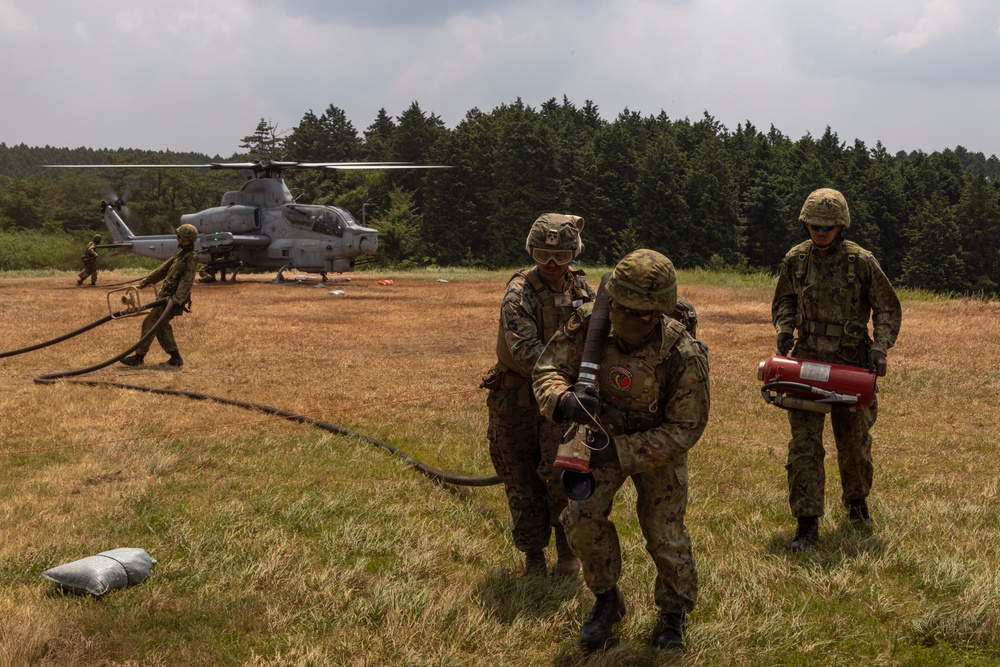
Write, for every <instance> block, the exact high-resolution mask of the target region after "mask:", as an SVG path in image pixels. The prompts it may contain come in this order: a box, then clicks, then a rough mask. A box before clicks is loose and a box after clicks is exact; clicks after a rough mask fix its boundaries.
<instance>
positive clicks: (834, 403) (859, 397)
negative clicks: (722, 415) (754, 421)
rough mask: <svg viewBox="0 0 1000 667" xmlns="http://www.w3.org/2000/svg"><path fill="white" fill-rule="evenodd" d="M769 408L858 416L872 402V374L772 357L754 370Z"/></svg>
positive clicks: (818, 362)
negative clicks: (843, 413)
mask: <svg viewBox="0 0 1000 667" xmlns="http://www.w3.org/2000/svg"><path fill="white" fill-rule="evenodd" d="M757 379H758V380H760V381H761V382H763V383H764V386H763V387H761V390H760V393H761V395H762V396H763V397H764V401H766V402H767V403H768V404H769V405H776V406H778V407H780V408H785V409H789V410H808V411H810V412H858V411H860V410H861V409H863V408H865V407H868V406H870V405H871V404H872V402H873V401H874V400H875V373H874V372H873V371H870V370H868V369H866V368H858V367H856V366H844V365H841V364H828V363H825V362H822V361H811V360H809V359H792V358H790V357H783V356H780V355H775V356H773V357H771V358H770V359H768V360H767V361H762V362H760V365H759V366H758V367H757Z"/></svg>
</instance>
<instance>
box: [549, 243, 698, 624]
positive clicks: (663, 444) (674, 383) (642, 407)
mask: <svg viewBox="0 0 1000 667" xmlns="http://www.w3.org/2000/svg"><path fill="white" fill-rule="evenodd" d="M637 252H642V251H637ZM671 270H672V268H671ZM592 310H593V305H592V304H587V305H584V306H583V307H582V308H580V309H578V310H577V311H576V312H575V313H574V314H573V316H572V317H571V318H570V319H569V320H567V321H566V323H565V324H564V325H563V326H562V327H561V328H560V329H559V331H557V332H556V334H555V336H553V337H552V340H550V341H549V343H548V345H547V346H546V347H545V350H544V351H543V352H542V354H541V356H540V357H539V359H538V363H537V364H536V366H535V371H534V374H533V377H534V391H535V395H536V396H537V397H538V403H539V407H540V409H541V412H542V414H543V415H545V416H546V417H548V418H550V419H554V418H558V417H559V415H558V408H559V399H560V397H561V396H562V394H563V392H565V391H567V390H569V389H571V388H572V386H573V385H574V383H575V382H576V379H577V375H578V371H579V368H580V361H581V357H582V354H583V346H584V340H585V339H586V332H587V330H588V327H589V323H590V315H591V312H592ZM667 310H669V309H667ZM691 310H692V311H693V309H691ZM674 312H678V311H674ZM653 326H654V329H653V332H652V333H651V334H650V336H649V338H648V339H647V340H646V341H645V343H644V344H642V345H641V346H640V347H638V348H637V349H630V346H629V345H627V344H625V343H624V341H622V340H620V339H619V336H618V334H616V332H615V330H614V328H613V327H612V329H611V331H610V333H609V335H608V338H607V341H606V343H605V346H604V352H603V357H602V361H601V363H600V368H599V370H598V373H597V374H598V378H599V379H598V386H599V389H600V400H601V402H600V406H599V408H598V412H597V417H598V420H599V421H600V423H601V425H602V426H603V427H604V428H605V429H606V430H607V432H608V433H609V434H610V435H612V436H613V438H614V445H615V449H616V450H617V455H618V463H617V464H616V463H614V462H613V461H612V462H608V463H605V464H598V463H597V462H596V455H594V458H593V459H592V460H591V472H592V473H593V475H594V479H595V489H594V493H593V495H592V496H591V497H590V498H588V499H587V500H585V501H575V500H574V501H570V502H569V505H568V506H567V508H566V509H565V510H564V511H563V513H562V515H561V517H560V520H561V521H562V524H563V526H564V527H565V529H566V536H567V537H568V538H569V541H570V545H571V546H572V547H573V551H574V553H576V555H577V556H579V557H580V559H581V560H582V561H583V572H584V578H585V580H586V582H587V586H588V587H589V588H590V590H591V591H593V592H594V594H595V595H597V596H598V598H600V596H601V595H602V594H604V593H606V592H607V591H610V590H617V582H618V579H619V577H620V576H621V548H620V546H619V542H618V534H617V531H616V530H615V526H614V524H613V523H612V522H611V521H610V520H609V518H608V515H609V514H610V512H611V506H612V502H613V500H614V496H615V494H616V493H617V491H618V489H619V488H620V487H621V486H622V484H623V483H624V482H625V479H626V478H627V477H631V478H632V482H633V484H634V485H635V488H636V491H637V493H638V499H637V503H636V510H637V513H638V519H639V526H640V528H641V529H642V533H643V536H644V537H645V539H646V550H647V551H648V552H649V554H650V556H652V558H653V562H654V564H655V565H656V572H657V576H656V586H655V599H656V603H657V605H658V606H659V607H660V609H661V611H662V612H664V613H675V614H686V613H687V612H689V611H690V610H691V609H692V608H693V607H694V604H695V600H696V598H697V593H698V575H697V570H696V568H695V561H694V555H693V553H692V551H691V539H690V537H689V535H688V532H687V529H686V528H685V526H684V513H685V511H686V509H687V482H688V469H687V451H688V450H689V449H690V448H691V447H692V446H693V445H694V444H695V442H697V441H698V439H699V438H700V437H701V434H702V432H703V431H704V429H705V425H706V423H707V421H708V410H709V380H708V356H707V355H708V350H707V348H706V346H705V344H704V343H702V342H701V341H700V340H698V339H696V338H693V337H692V336H691V335H690V334H689V333H688V331H687V330H686V329H685V327H684V325H683V324H681V323H680V322H678V321H677V320H676V319H674V318H672V317H667V316H665V315H657V316H655V319H654V325H653ZM595 609H596V607H595ZM622 609H624V607H622ZM585 625H586V624H585ZM581 636H582V635H581Z"/></svg>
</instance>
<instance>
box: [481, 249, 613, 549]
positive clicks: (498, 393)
mask: <svg viewBox="0 0 1000 667" xmlns="http://www.w3.org/2000/svg"><path fill="white" fill-rule="evenodd" d="M565 285H566V287H565V289H564V290H563V291H562V292H553V291H551V290H550V289H548V287H546V286H545V284H544V283H543V282H542V280H541V279H540V278H539V276H538V271H537V269H534V268H532V269H524V270H522V271H518V272H517V273H516V274H514V276H513V277H512V278H511V279H510V281H509V282H508V283H507V291H506V293H505V294H504V298H503V303H502V304H501V306H500V327H499V331H498V332H497V358H498V361H497V364H496V366H494V368H493V369H492V370H491V371H490V375H488V376H487V378H486V380H485V381H484V386H486V387H487V388H488V389H490V394H489V397H488V398H487V399H486V405H487V407H488V408H489V431H488V437H489V442H490V458H491V459H492V461H493V467H494V468H495V469H496V471H497V474H498V475H499V476H500V478H501V479H502V480H503V483H504V490H505V491H506V493H507V503H508V505H509V506H510V514H511V518H512V520H513V524H514V526H513V537H514V546H516V547H517V549H518V550H519V551H523V552H525V553H527V552H529V551H536V550H540V549H544V548H545V547H546V546H548V544H549V539H550V537H551V535H552V528H553V527H555V528H556V531H557V539H561V537H562V536H561V535H560V533H561V531H562V528H561V526H560V525H559V522H558V517H559V513H560V512H561V511H562V509H563V508H564V507H565V506H566V495H565V493H563V490H562V486H561V485H560V483H559V479H558V477H557V476H556V475H555V474H554V473H553V470H552V462H553V461H554V460H555V455H556V448H557V447H558V446H559V442H560V441H561V439H562V432H563V429H561V428H560V427H559V426H557V425H556V424H553V423H552V422H550V421H549V420H547V419H545V418H544V417H542V416H541V415H540V414H539V413H538V405H537V403H536V402H535V397H534V394H533V393H532V392H531V369H532V368H534V366H535V361H536V360H537V359H538V355H539V354H541V352H542V348H544V347H545V343H546V341H548V339H549V338H551V336H552V334H553V333H555V330H556V328H557V327H558V326H559V325H560V324H562V323H563V321H565V320H566V318H567V317H569V316H570V314H572V312H573V309H574V308H576V307H577V306H580V305H581V304H582V303H584V302H585V301H592V300H593V298H594V290H593V288H591V287H590V285H588V284H587V279H586V278H585V277H584V273H583V271H569V272H567V274H566V281H565Z"/></svg>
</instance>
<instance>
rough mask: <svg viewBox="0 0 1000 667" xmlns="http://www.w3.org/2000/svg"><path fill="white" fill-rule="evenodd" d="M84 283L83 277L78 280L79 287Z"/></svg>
mask: <svg viewBox="0 0 1000 667" xmlns="http://www.w3.org/2000/svg"><path fill="white" fill-rule="evenodd" d="M82 284H83V278H80V279H79V280H77V281H76V286H77V287H79V286H80V285H82Z"/></svg>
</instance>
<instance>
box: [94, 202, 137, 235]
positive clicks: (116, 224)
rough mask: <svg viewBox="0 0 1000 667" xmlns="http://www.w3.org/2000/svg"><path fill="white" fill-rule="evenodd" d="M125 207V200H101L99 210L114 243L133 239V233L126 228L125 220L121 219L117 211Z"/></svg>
mask: <svg viewBox="0 0 1000 667" xmlns="http://www.w3.org/2000/svg"><path fill="white" fill-rule="evenodd" d="M123 208H125V202H123V201H122V200H121V199H118V200H115V201H113V202H110V203H108V202H106V201H102V202H101V212H102V213H104V225H105V226H106V227H107V228H108V231H109V232H111V238H112V239H114V242H115V243H116V244H123V243H131V242H132V240H133V239H135V234H133V233H132V230H131V229H129V228H128V225H126V224H125V221H124V220H122V217H121V215H119V213H118V212H119V211H121V210H122V209H123Z"/></svg>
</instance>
